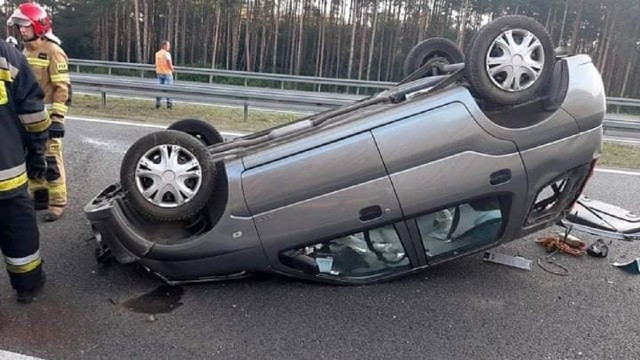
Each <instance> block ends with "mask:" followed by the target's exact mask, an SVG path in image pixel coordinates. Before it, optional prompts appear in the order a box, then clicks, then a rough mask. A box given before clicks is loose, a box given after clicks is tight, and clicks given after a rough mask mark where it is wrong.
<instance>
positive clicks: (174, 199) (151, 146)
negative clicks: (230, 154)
mask: <svg viewBox="0 0 640 360" xmlns="http://www.w3.org/2000/svg"><path fill="white" fill-rule="evenodd" d="M215 179H216V170H215V166H214V164H213V162H211V160H210V158H209V151H208V150H207V148H206V147H205V145H203V144H202V142H201V141H199V140H198V139H196V138H194V137H193V136H190V135H188V134H186V133H183V132H180V131H175V130H166V131H159V132H155V133H151V134H148V135H146V136H144V137H142V138H140V139H139V140H138V141H136V142H135V143H134V144H133V145H132V146H131V147H130V148H129V150H128V151H127V153H126V154H125V156H124V159H123V160H122V165H121V167H120V182H121V184H122V188H123V190H124V191H125V194H126V196H127V199H128V201H129V203H130V204H131V206H132V207H133V208H134V209H135V210H137V211H138V212H140V213H141V214H142V215H144V216H145V217H147V218H149V219H152V220H159V221H180V220H185V219H189V218H191V217H193V216H194V215H196V214H197V213H198V212H199V211H200V210H201V209H202V208H204V207H205V206H206V205H207V202H208V201H209V198H211V195H212V193H213V191H214V188H215Z"/></svg>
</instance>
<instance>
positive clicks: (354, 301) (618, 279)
mask: <svg viewBox="0 0 640 360" xmlns="http://www.w3.org/2000/svg"><path fill="white" fill-rule="evenodd" d="M67 126H68V134H69V135H68V137H67V140H66V144H65V156H66V161H67V164H68V176H69V187H70V205H69V207H68V210H67V213H66V214H65V217H64V218H63V219H62V220H61V221H59V222H57V223H53V224H44V223H43V224H42V225H41V232H42V240H41V241H42V252H43V254H44V256H45V267H46V271H47V275H48V283H47V287H46V289H45V291H44V293H43V296H42V298H40V299H38V301H37V302H35V303H33V304H30V305H18V304H16V303H15V300H14V294H13V292H12V291H11V290H10V287H9V284H8V280H7V277H6V276H4V275H1V276H0V349H1V350H8V351H11V352H17V353H21V354H26V355H31V356H37V357H41V358H46V359H85V358H87V359H97V358H100V359H122V358H125V359H127V358H136V359H190V358H193V359H202V358H221V359H246V358H251V359H262V358H276V359H348V358H356V359H379V358H410V359H425V358H433V359H466V358H474V359H565V358H567V359H630V358H637V357H638V354H639V351H638V349H639V347H640V323H639V322H638V319H639V318H640V307H638V305H637V303H638V296H639V295H640V275H637V276H633V275H628V274H626V273H624V272H622V271H621V270H619V269H617V268H615V267H613V266H611V263H613V262H614V261H616V260H625V259H626V260H630V259H633V258H635V257H638V256H640V244H637V243H625V242H619V241H618V242H614V243H613V244H612V245H611V246H610V253H609V257H608V258H607V259H594V258H590V257H582V258H570V257H568V256H564V255H558V256H557V257H556V259H557V261H558V262H559V263H561V264H563V265H565V266H566V267H568V268H569V269H570V270H571V275H570V276H566V277H560V276H555V275H552V274H549V273H546V272H544V271H543V270H542V269H540V268H538V267H537V266H534V267H533V270H532V271H524V270H519V269H514V268H510V267H506V266H502V265H497V264H490V263H486V262H483V261H482V259H481V255H474V256H470V257H466V258H463V259H460V260H457V261H454V262H451V263H448V264H445V265H442V266H439V267H436V268H433V269H430V270H427V271H424V272H421V273H419V274H416V275H413V276H409V277H406V278H403V279H399V280H396V281H393V282H389V283H383V284H379V285H370V286H359V287H340V286H329V285H318V284H313V283H306V282H300V281H295V280H288V279H282V278H274V277H266V276H265V277H258V278H251V279H245V280H239V281H234V282H227V283H212V284H199V285H188V286H183V287H181V288H179V289H178V292H177V293H176V294H174V299H173V300H174V303H173V310H172V311H169V312H167V313H159V314H156V315H153V316H151V315H149V314H145V313H140V312H139V311H152V312H153V311H159V310H162V309H158V310H154V306H156V305H158V303H157V302H154V301H153V299H150V300H147V299H146V298H143V299H142V300H139V301H138V304H137V306H136V309H137V310H138V312H136V311H131V310H129V309H128V306H127V305H126V304H125V302H126V301H127V300H131V299H136V298H139V297H140V296H142V295H144V294H146V293H149V292H151V291H153V290H154V289H156V288H158V287H159V286H162V285H163V284H162V282H161V281H160V280H158V279H156V278H155V277H153V276H151V275H149V274H147V273H145V272H144V271H142V270H141V269H139V268H138V267H136V266H123V265H116V266H113V267H110V268H106V269H103V268H100V267H99V266H98V265H97V264H96V262H95V260H94V257H93V244H92V243H91V241H90V238H91V231H90V228H89V224H88V221H87V220H85V217H84V215H83V213H82V208H83V206H84V204H85V203H87V202H88V201H89V200H90V199H91V197H92V196H94V195H95V194H96V193H97V192H98V191H100V190H101V189H102V188H103V187H105V186H107V185H109V184H110V183H112V182H113V181H115V180H117V173H118V169H119V165H120V159H121V157H122V156H123V154H124V152H125V151H126V149H127V148H128V146H129V145H130V144H131V143H132V142H133V141H135V140H136V139H137V138H139V137H140V136H141V135H143V134H145V133H147V132H148V131H152V130H153V129H150V128H142V127H133V126H122V125H114V124H108V123H93V122H84V121H74V120H70V121H68V125H67ZM639 185H640V176H634V175H625V174H612V173H603V172H597V173H596V175H595V177H594V178H593V179H592V180H591V182H590V184H589V186H588V189H587V191H586V192H587V195H589V196H591V197H593V198H596V199H599V200H603V201H608V202H611V203H614V204H617V205H619V206H623V207H626V208H628V209H629V210H634V211H640V193H639V192H638V189H639V188H640V186H639ZM543 234H544V233H541V234H538V235H543ZM576 235H581V237H582V238H583V239H584V240H586V241H588V242H591V241H593V240H594V238H593V237H590V236H586V235H585V236H582V234H577V233H576ZM534 239H535V237H531V238H527V239H523V240H517V241H515V242H512V243H510V244H508V245H505V246H502V247H500V248H498V249H497V251H498V252H501V253H505V254H510V255H520V256H524V257H526V258H529V259H536V258H538V257H541V256H544V255H546V254H545V253H544V251H543V250H542V249H541V248H540V247H539V245H537V244H535V243H534ZM180 290H182V291H183V294H180ZM129 304H130V303H129ZM160 305H162V304H160ZM165 305H166V304H165Z"/></svg>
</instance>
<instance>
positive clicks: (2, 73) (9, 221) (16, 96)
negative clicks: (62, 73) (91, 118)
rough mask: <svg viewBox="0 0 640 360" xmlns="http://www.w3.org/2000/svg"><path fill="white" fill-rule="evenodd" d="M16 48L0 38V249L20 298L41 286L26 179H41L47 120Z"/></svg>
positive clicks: (26, 299) (30, 297)
mask: <svg viewBox="0 0 640 360" xmlns="http://www.w3.org/2000/svg"><path fill="white" fill-rule="evenodd" d="M43 99H44V92H43V91H42V89H41V88H40V86H39V85H38V82H37V81H36V78H35V77H34V75H33V73H32V72H31V69H30V68H29V64H28V63H27V60H26V59H25V58H24V57H23V56H22V54H20V51H19V50H18V49H16V48H15V47H13V46H12V45H9V44H8V43H6V42H4V41H0V250H1V251H2V254H3V255H4V261H5V263H6V269H7V272H8V273H9V279H10V281H11V286H12V287H13V288H14V289H15V290H16V293H17V296H16V298H17V300H18V302H22V303H27V302H31V301H32V300H33V299H34V298H35V296H36V295H37V294H38V293H39V291H40V289H41V288H42V286H43V285H44V282H45V276H44V272H43V269H42V258H41V257H40V233H39V231H38V224H37V221H36V213H35V209H34V207H33V203H32V202H31V199H30V198H29V194H28V191H27V188H28V180H36V179H43V178H44V177H45V174H46V169H47V162H46V159H45V148H46V147H45V146H46V143H47V139H48V138H49V133H48V131H49V126H50V124H51V120H50V119H49V115H48V114H47V112H46V110H45V106H44V101H43Z"/></svg>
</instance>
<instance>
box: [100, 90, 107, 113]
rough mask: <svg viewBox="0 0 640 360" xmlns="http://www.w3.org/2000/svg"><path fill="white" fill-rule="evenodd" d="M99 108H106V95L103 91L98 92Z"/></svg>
mask: <svg viewBox="0 0 640 360" xmlns="http://www.w3.org/2000/svg"><path fill="white" fill-rule="evenodd" d="M100 100H101V101H100V108H101V109H105V108H106V107H107V93H106V92H105V91H101V92H100Z"/></svg>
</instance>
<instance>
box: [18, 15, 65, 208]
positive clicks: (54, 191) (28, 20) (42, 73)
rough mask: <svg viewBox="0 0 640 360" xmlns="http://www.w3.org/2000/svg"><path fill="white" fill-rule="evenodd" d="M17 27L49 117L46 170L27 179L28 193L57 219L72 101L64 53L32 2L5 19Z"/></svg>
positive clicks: (47, 21)
mask: <svg viewBox="0 0 640 360" xmlns="http://www.w3.org/2000/svg"><path fill="white" fill-rule="evenodd" d="M7 24H8V25H9V26H13V25H15V26H17V27H18V28H19V30H20V35H21V36H22V40H23V41H24V43H25V44H24V55H25V56H26V58H27V61H28V62H29V65H31V69H32V71H33V73H34V74H35V76H36V79H37V80H38V83H39V84H40V87H41V88H42V89H43V90H44V93H45V98H44V101H45V104H46V107H47V111H48V112H49V116H50V118H51V127H50V128H49V141H48V143H47V153H46V158H47V165H48V166H47V173H46V176H45V179H42V180H34V181H30V182H29V192H30V194H31V196H32V197H33V199H34V205H35V208H36V210H45V209H46V210H47V212H46V214H45V216H44V220H45V221H56V220H58V219H59V218H60V217H61V216H62V214H63V212H64V209H65V206H66V205H67V184H66V177H65V168H64V160H63V157H62V138H63V137H64V132H65V131H64V130H65V129H64V117H65V115H66V114H67V110H68V105H69V104H70V101H71V96H70V94H71V81H70V79H69V66H68V59H67V54H65V52H64V50H62V48H61V47H60V44H61V41H60V39H59V38H58V37H57V36H55V35H54V34H53V32H52V31H51V19H50V18H49V15H47V12H46V11H45V10H44V9H43V8H42V7H41V6H40V5H37V4H34V3H24V4H22V5H20V6H19V7H18V8H17V9H16V10H15V11H14V12H13V14H12V15H11V16H10V17H9V20H8V21H7Z"/></svg>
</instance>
